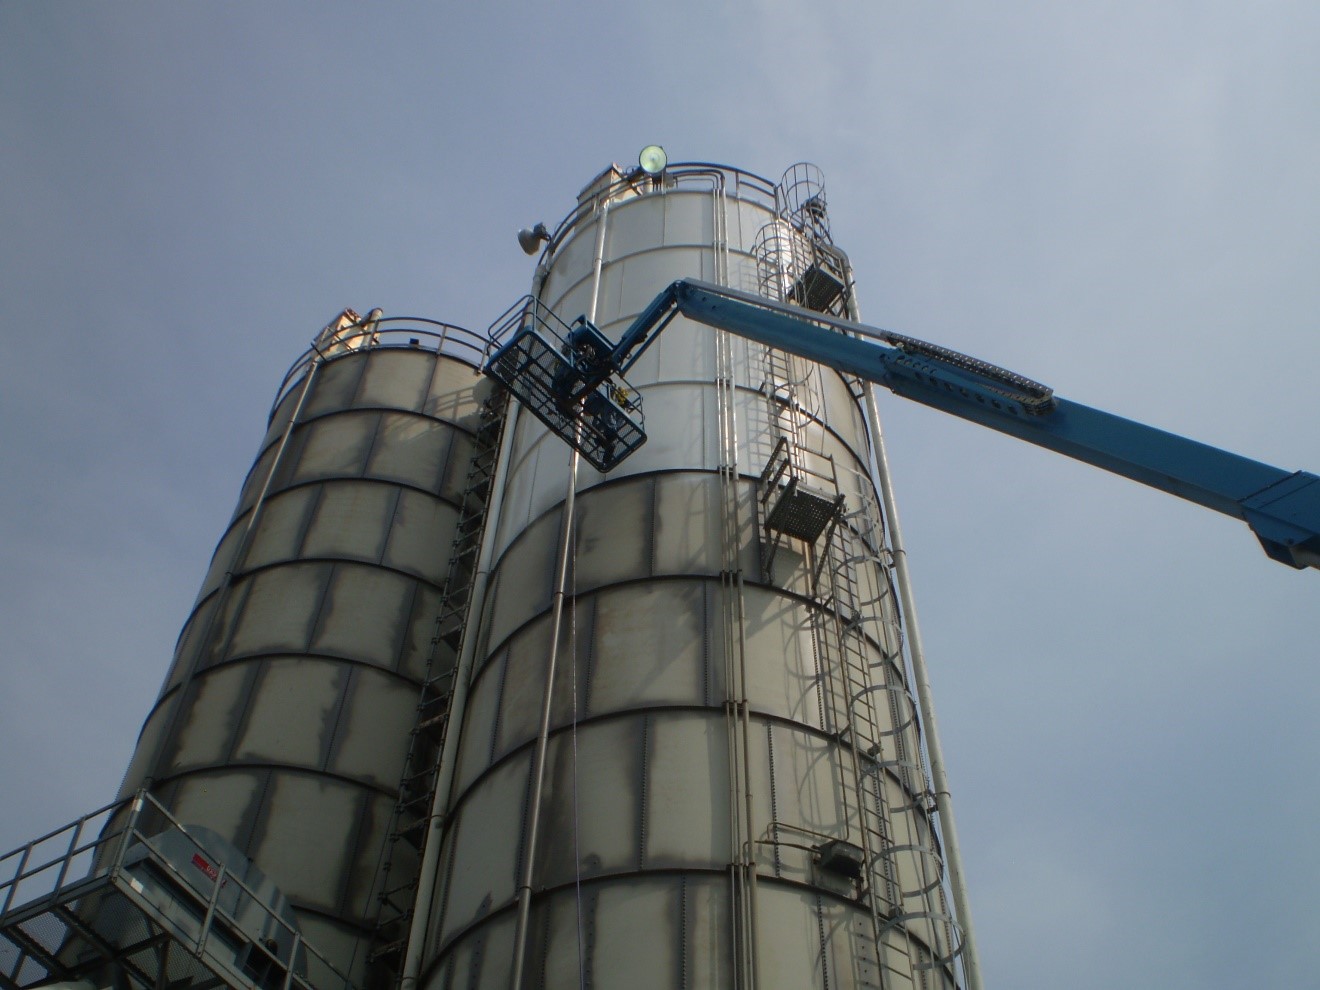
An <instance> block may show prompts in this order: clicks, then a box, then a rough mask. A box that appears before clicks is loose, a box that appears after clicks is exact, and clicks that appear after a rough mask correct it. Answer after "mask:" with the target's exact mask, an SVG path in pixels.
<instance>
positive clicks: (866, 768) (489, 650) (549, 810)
mask: <svg viewBox="0 0 1320 990" xmlns="http://www.w3.org/2000/svg"><path fill="white" fill-rule="evenodd" d="M685 276H693V277H697V278H701V279H704V280H707V281H712V282H720V283H723V284H726V285H732V286H735V287H738V288H743V289H750V290H753V291H761V292H762V293H764V294H769V295H774V296H775V297H777V298H781V299H787V300H789V301H792V302H796V303H798V304H799V305H804V306H807V307H809V308H813V309H817V310H821V311H830V312H835V313H851V314H855V300H854V299H853V295H852V286H851V275H850V272H849V269H848V265H847V259H846V256H844V255H843V253H842V252H841V251H839V250H838V249H837V248H836V247H834V246H833V244H832V241H831V238H830V233H829V226H828V212H827V210H826V207H825V199H824V187H823V184H822V183H821V182H820V177H819V173H818V172H817V171H816V170H815V169H814V168H812V167H810V166H795V167H794V168H793V169H790V170H789V172H787V173H786V174H785V177H784V180H783V181H782V182H780V183H778V184H776V183H773V182H771V181H767V180H765V179H761V178H759V177H757V176H754V175H750V174H748V173H745V172H741V171H738V170H735V169H730V168H725V167H717V166H710V165H701V164H692V165H676V166H671V167H669V168H668V169H667V170H665V171H663V172H661V173H660V174H658V175H654V176H652V175H648V174H644V173H643V172H642V171H641V170H631V169H621V168H619V167H618V166H615V167H613V168H611V169H609V170H606V172H604V173H602V174H601V175H600V176H599V177H597V178H596V179H595V180H594V181H593V182H592V183H591V184H589V185H588V186H587V187H586V188H585V189H584V190H583V192H582V193H581V195H580V196H579V201H578V207H577V209H575V210H574V211H573V212H572V213H571V214H570V215H569V217H568V218H567V219H566V220H565V221H564V222H563V223H561V224H560V226H559V227H558V229H557V230H556V231H555V232H554V234H553V237H552V239H551V240H550V243H549V246H548V248H547V250H546V253H545V254H544V255H543V258H542V267H541V268H540V269H539V271H538V277H537V280H536V286H535V292H536V295H537V297H538V301H539V303H543V304H544V305H545V306H546V307H548V311H549V312H548V313H543V312H542V311H541V310H540V309H539V308H538V302H533V303H531V304H528V305H525V306H523V307H519V308H516V309H515V310H514V311H513V313H514V316H513V320H514V322H515V323H516V322H518V321H523V320H526V319H527V318H529V315H530V316H531V317H534V318H538V319H545V320H547V321H554V320H556V319H558V320H563V321H571V320H572V319H574V318H575V317H577V316H578V315H580V314H585V315H586V316H587V317H588V318H589V319H590V320H592V321H593V322H595V323H596V324H597V325H598V326H599V327H600V328H601V329H602V330H603V331H605V333H606V334H607V335H611V336H612V337H614V338H616V339H617V337H618V334H619V332H620V331H621V330H622V329H623V328H624V327H626V326H627V325H628V323H629V322H630V320H631V319H632V318H633V317H634V316H635V315H636V314H637V313H638V312H639V311H640V310H641V309H642V308H643V307H645V305H646V304H647V303H648V302H649V301H650V300H651V299H652V298H653V296H654V295H655V294H656V292H657V291H658V290H659V289H661V288H662V287H663V286H664V285H666V284H667V283H668V282H670V281H671V280H673V279H676V278H680V277H685ZM629 377H630V379H631V385H632V386H633V387H634V388H635V390H636V398H638V399H640V400H641V401H642V402H644V405H645V412H646V422H647V431H648V436H649V438H648V440H647V442H646V443H645V444H644V445H643V446H642V447H641V448H640V450H638V451H637V452H636V453H635V454H633V455H632V456H631V457H630V458H629V459H628V460H626V461H625V462H624V463H623V464H622V465H620V466H619V467H618V468H617V469H615V470H614V471H612V472H610V473H609V474H608V475H603V474H601V473H599V472H597V471H595V470H594V469H592V468H591V467H590V466H588V465H587V464H586V463H585V462H583V461H581V459H580V458H579V457H577V456H576V455H572V454H571V452H570V451H569V450H568V449H567V447H566V446H565V445H564V444H563V443H562V442H560V441H559V440H558V439H557V438H556V437H555V436H553V435H552V434H550V433H548V431H547V430H546V429H545V428H544V427H542V426H541V425H540V424H539V423H538V422H536V421H535V420H534V419H533V418H532V417H531V416H526V415H524V416H522V417H521V418H517V419H516V420H514V422H516V426H513V427H511V428H510V429H509V430H508V431H507V432H506V437H505V441H504V449H503V450H502V452H501V456H502V458H505V459H507V471H506V472H505V473H504V474H503V476H502V477H501V479H500V485H501V488H502V493H503V501H502V505H501V506H500V507H499V510H498V513H497V512H496V510H495V509H494V508H492V515H491V525H490V526H489V527H488V533H487V539H486V542H485V545H484V546H483V550H482V559H483V563H482V570H483V573H485V572H488V574H489V585H488V589H489V593H488V594H487V595H486V597H485V602H484V608H483V610H482V614H481V616H480V625H479V626H477V627H474V628H472V629H470V630H469V637H468V638H469V645H468V647H467V649H465V650H464V655H463V658H462V661H461V667H460V671H459V683H460V685H461V692H460V696H459V697H458V705H457V707H456V709H455V712H454V719H455V725H456V726H458V725H461V731H456V732H455V733H453V734H451V745H450V746H449V747H448V752H449V753H450V756H451V758H450V759H449V760H448V761H447V762H446V763H445V764H444V765H443V767H442V774H441V782H442V789H441V790H440V791H439V792H438V795H437V796H438V801H437V805H436V809H435V811H436V814H437V821H438V822H443V823H444V830H443V833H442V835H443V842H442V843H439V844H436V845H434V846H433V847H432V849H431V850H430V851H429V855H428V860H429V862H428V868H427V870H426V871H425V875H424V877H423V884H424V889H423V890H422V892H421V899H420V900H419V902H418V906H417V917H416V920H415V923H414V929H413V931H414V934H415V936H420V935H422V934H424V935H425V947H424V949H423V948H422V947H421V946H418V945H416V944H414V947H413V949H412V956H413V958H412V959H411V961H410V964H409V965H408V966H407V967H406V968H405V971H404V974H403V980H404V987H405V990H411V987H412V986H413V984H414V982H418V983H420V984H422V985H424V986H425V987H427V988H433V990H442V988H445V990H447V988H451V987H453V988H457V987H465V988H506V987H510V986H518V987H533V986H537V987H540V986H544V987H567V986H631V987H651V986H654V987H664V988H672V987H762V988H770V987H786V988H787V987H792V988H795V990H796V988H804V987H820V988H836V987H857V988H871V987H884V988H886V990H895V988H898V990H902V988H908V987H922V988H944V987H954V986H961V985H963V984H964V975H965V974H964V973H963V960H962V954H963V949H964V946H963V938H962V936H961V934H960V930H959V926H958V924H957V922H956V920H955V919H954V917H953V912H952V911H951V909H950V907H949V905H948V903H947V897H946V895H947V889H948V884H947V880H946V877H945V870H944V854H943V850H942V841H941V835H940V827H939V818H940V815H938V814H937V813H936V810H935V809H936V805H937V803H938V790H939V789H938V788H933V787H932V785H931V783H930V780H929V778H928V776H927V773H928V766H927V760H926V755H925V750H924V747H923V740H922V717H921V716H920V715H919V714H918V712H919V709H920V706H919V705H918V704H917V702H916V700H915V699H914V692H913V690H912V689H911V687H910V685H912V684H913V677H912V674H911V671H910V659H911V658H910V657H909V656H908V655H907V654H908V646H907V644H906V642H905V635H904V628H903V621H902V618H901V614H900V613H901V611H902V610H901V609H900V607H899V603H898V601H897V593H896V591H895V585H894V561H893V559H892V556H891V552H890V546H891V542H890V540H889V538H888V536H887V534H886V530H885V525H886V523H885V518H884V513H883V512H882V511H881V508H880V499H879V497H878V496H877V493H876V490H875V487H874V486H873V483H872V476H873V461H874V460H875V459H876V458H877V455H876V454H875V453H874V452H873V451H872V445H873V444H874V443H875V440H876V438H874V437H872V436H870V435H869V434H868V429H867V411H866V400H867V395H868V393H867V390H866V388H865V387H864V386H863V385H862V384H861V383H860V382H858V381H856V380H851V379H848V378H846V377H844V376H841V375H839V374H837V373H834V372H832V371H829V370H826V369H823V368H821V367H819V366H815V365H811V364H807V363H804V362H802V361H800V360H798V359H796V358H791V357H789V356H787V355H784V354H782V353H779V352H774V351H767V350H766V349H765V348H762V347H759V346H756V345H751V344H748V343H747V342H745V341H743V340H740V339H737V338H733V337H730V336H728V335H725V334H721V333H713V332H711V331H709V330H707V329H705V328H702V327H699V326H697V325H695V324H691V323H688V322H686V321H684V320H683V319H678V320H676V321H675V322H674V323H673V324H672V325H671V326H670V327H669V328H668V329H667V330H666V331H665V333H664V334H663V336H662V337H661V338H660V339H659V340H658V341H657V342H656V343H655V344H654V345H653V346H652V347H651V348H650V349H649V350H648V351H647V352H646V353H645V355H644V356H643V358H642V360H641V361H640V362H639V363H638V364H637V365H636V366H635V367H634V368H633V369H632V371H630V373H629ZM460 717H461V723H460V722H459V721H458V719H459V718H460ZM414 941H415V942H416V938H415V939H414Z"/></svg>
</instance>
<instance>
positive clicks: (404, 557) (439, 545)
mask: <svg viewBox="0 0 1320 990" xmlns="http://www.w3.org/2000/svg"><path fill="white" fill-rule="evenodd" d="M457 523H458V510H457V509H456V508H454V507H453V506H452V505H450V504H449V503H447V502H441V501H440V500H439V499H435V498H432V497H430V496H429V495H423V494H422V493H421V492H415V491H407V490H405V491H402V492H400V493H399V500H398V504H397V506H396V507H395V510H394V519H393V524H392V526H391V527H390V535H389V544H388V546H387V547H386V548H385V554H384V556H383V557H382V563H384V564H386V565H387V566H389V567H395V568H398V569H399V570H402V571H408V572H409V573H412V574H416V575H418V576H420V577H422V578H425V579H426V580H427V581H430V582H431V583H432V584H436V585H441V584H443V583H444V580H445V576H446V575H447V574H448V571H449V554H450V550H451V549H452V547H451V544H452V542H453V539H454V527H455V525H457Z"/></svg>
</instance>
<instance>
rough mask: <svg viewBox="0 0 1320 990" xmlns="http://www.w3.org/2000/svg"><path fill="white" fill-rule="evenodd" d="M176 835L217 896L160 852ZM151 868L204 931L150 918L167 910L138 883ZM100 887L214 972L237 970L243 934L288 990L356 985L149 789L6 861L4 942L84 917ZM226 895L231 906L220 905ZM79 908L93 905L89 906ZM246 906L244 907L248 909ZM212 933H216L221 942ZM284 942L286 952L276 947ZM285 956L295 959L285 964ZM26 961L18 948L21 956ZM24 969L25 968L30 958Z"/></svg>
mask: <svg viewBox="0 0 1320 990" xmlns="http://www.w3.org/2000/svg"><path fill="white" fill-rule="evenodd" d="M120 815H126V817H125V818H124V820H123V823H122V824H121V825H118V826H116V825H115V824H114V823H115V819H116V818H117V817H118V816H120ZM90 828H95V829H97V834H96V836H95V838H92V839H89V840H87V841H83V840H84V836H85V835H86V834H87V832H88V830H89V829H90ZM172 834H173V835H177V836H181V837H182V838H183V839H184V840H186V843H187V845H186V846H185V848H186V849H190V850H191V851H192V852H193V853H194V858H193V862H194V863H196V862H197V858H198V857H200V858H201V859H202V861H203V862H204V863H206V864H208V866H209V867H210V868H211V869H213V870H214V874H212V873H210V872H207V873H206V875H207V876H208V877H209V879H210V886H211V890H210V892H209V893H207V892H205V891H204V890H203V889H201V887H200V886H199V885H198V883H197V882H196V878H191V879H190V878H189V877H185V876H184V875H183V874H182V873H181V872H180V871H179V869H178V868H177V866H176V865H175V864H174V863H172V862H171V861H170V858H169V856H167V855H166V854H165V853H164V852H163V851H162V848H161V844H162V840H163V838H164V837H166V836H167V835H172ZM66 837H67V842H66V841H65V839H66ZM55 843H58V844H59V846H60V847H61V849H62V851H60V852H58V853H57V854H55V855H54V856H53V858H46V856H47V855H49V854H46V853H42V852H41V850H42V849H43V847H46V846H48V845H52V844H55ZM83 858H85V862H83V861H82V859H83ZM34 859H36V860H38V861H39V862H37V864H36V865H33V860H34ZM148 865H149V866H150V867H151V869H152V870H153V871H155V872H156V873H157V874H159V875H161V876H164V877H165V878H166V879H168V880H169V881H170V886H169V888H168V896H169V897H170V898H171V899H172V901H173V902H176V903H179V904H182V905H184V906H185V907H186V908H190V909H191V910H192V912H194V916H195V917H199V918H200V919H201V922H200V927H199V928H197V929H196V931H192V930H189V931H186V932H185V931H182V930H180V929H178V926H177V923H174V922H171V921H169V920H168V918H167V917H166V916H164V915H160V916H156V915H153V914H152V912H153V911H155V912H159V911H160V910H161V907H160V905H159V904H156V903H155V902H154V901H153V900H152V898H151V896H149V895H148V894H147V893H145V892H144V890H145V888H144V885H143V882H142V880H141V879H140V877H142V875H143V867H144V866H148ZM51 871H55V872H56V877H55V880H54V882H53V883H51V882H50V878H49V874H50V872H51ZM43 877H44V879H41V880H40V882H36V881H38V878H43ZM98 881H99V883H101V884H104V885H105V886H106V887H107V888H112V887H113V888H114V889H116V890H118V891H119V893H121V894H123V895H124V896H126V897H127V898H128V899H129V900H130V901H131V902H133V903H134V904H135V905H136V906H137V908H138V909H139V910H143V911H145V912H147V913H148V914H149V915H152V920H153V921H154V922H155V923H156V924H157V925H160V926H161V927H163V928H166V929H169V930H171V931H172V935H173V937H175V938H176V939H180V940H182V941H184V942H185V943H186V944H188V950H189V952H190V953H191V954H192V955H193V956H196V957H197V958H199V959H204V958H207V957H209V959H210V960H211V962H213V963H214V964H215V965H216V966H219V967H221V969H220V970H215V972H217V975H219V974H220V972H221V971H224V972H236V971H235V969H234V962H233V960H234V958H235V953H234V950H233V948H232V945H231V946H226V944H225V943H226V940H227V941H228V942H231V943H232V942H233V940H234V938H235V936H236V935H237V937H238V938H239V939H240V940H241V942H242V945H243V946H244V948H245V949H246V950H250V951H251V952H252V953H254V954H255V957H257V958H260V959H264V960H265V961H266V962H268V963H269V964H271V965H273V966H279V967H281V968H283V969H284V971H285V972H284V977H283V986H282V988H281V990H339V988H343V990H351V987H352V984H351V983H350V981H349V979H348V977H346V976H345V975H344V974H342V973H341V972H339V970H338V969H337V968H336V967H335V966H334V965H333V964H332V963H331V962H330V961H329V960H328V959H326V957H325V956H323V955H322V954H321V953H320V952H318V951H317V950H316V949H315V948H314V947H313V946H312V945H310V944H308V943H307V942H306V941H305V940H304V938H303V936H302V934H301V932H300V931H299V930H298V928H297V927H296V926H295V925H294V924H292V923H290V922H289V921H287V920H286V919H285V918H284V917H282V916H281V914H280V913H279V912H278V911H277V910H275V908H274V906H273V905H272V903H271V902H270V901H268V900H267V899H265V898H263V896H262V895H260V894H258V893H257V892H256V891H255V890H254V889H253V888H252V887H251V886H249V885H248V884H247V883H245V882H244V881H243V880H242V879H240V878H239V877H238V876H236V875H234V874H233V873H231V872H230V871H229V867H228V866H226V865H225V864H224V863H223V857H221V856H219V855H217V854H216V852H215V851H214V850H210V849H208V848H207V847H206V846H205V844H204V843H203V842H201V841H199V840H198V839H197V838H196V837H195V836H193V835H191V834H190V833H189V832H188V831H187V830H186V829H185V827H184V826H183V825H182V824H181V823H180V822H178V821H177V820H176V819H175V818H174V817H173V816H172V815H171V814H170V813H169V812H168V811H167V810H166V809H165V807H164V806H163V805H162V804H161V803H160V802H159V801H158V800H157V799H156V798H155V797H154V796H152V795H151V794H149V793H147V792H145V791H139V792H138V793H137V794H136V795H134V796H133V797H131V798H128V799H126V800H122V801H116V802H113V803H112V804H108V805H106V806H105V807H103V808H99V809H97V810H96V811H93V812H91V813H89V814H86V815H83V816H81V817H80V818H78V819H76V820H74V821H73V822H71V823H70V824H68V825H65V826H63V827H61V828H58V829H55V830H53V831H51V832H48V833H46V834H45V835H43V836H41V837H39V838H37V839H34V840H32V841H31V842H28V843H26V844H24V845H22V846H20V847H18V848H17V849H15V850H13V851H12V852H9V853H7V854H5V855H4V856H0V904H2V905H3V907H0V936H3V935H4V933H5V932H6V931H7V930H8V929H9V928H10V927H11V926H12V925H14V924H19V923H23V922H25V921H26V920H27V919H30V918H31V917H33V916H34V915H36V914H40V913H42V912H43V911H44V910H51V909H58V910H60V911H64V912H68V911H70V910H74V911H76V910H77V908H76V907H75V906H74V905H75V902H79V899H81V898H85V897H86V895H87V894H88V893H89V890H93V889H99V887H98ZM34 882H35V883H34ZM222 891H223V897H224V901H225V902H227V904H228V905H229V906H226V904H225V903H221V896H222ZM81 903H87V902H86V901H85V900H82V901H81ZM238 905H242V908H243V909H242V910H241V911H239V910H238ZM248 911H252V912H253V916H255V919H256V922H257V923H256V925H255V926H254V924H253V920H252V917H251V916H248V915H247V912H248ZM253 927H256V928H257V929H258V931H260V932H264V933H271V932H273V933H274V934H275V935H277V936H279V937H278V938H277V939H276V940H275V941H274V942H267V941H266V939H268V938H269V937H270V936H269V934H267V935H265V936H258V935H255V934H253V933H252V931H250V929H252V928H253ZM221 931H223V932H224V935H223V936H222V935H221V934H220V932H221ZM212 935H216V938H215V939H214V940H213V939H212ZM213 942H214V947H213V946H212V943H213ZM281 943H283V947H279V948H276V947H274V946H279V945H280V944H281ZM286 951H287V958H282V957H281V955H282V954H284V953H285V952H286ZM23 954H24V953H23V950H22V949H21V948H20V956H22V955H23ZM17 963H18V964H19V965H21V963H22V959H21V958H20V959H19V960H17ZM208 965H210V963H208ZM311 966H314V967H315V970H314V972H315V974H316V979H315V981H314V982H313V980H312V979H311V978H309V976H307V975H304V974H306V973H308V972H309V971H310V970H309V967H311ZM211 968H213V969H214V967H211ZM300 970H301V972H299V971H300ZM15 972H17V968H16V970H15ZM234 980H237V982H234ZM245 980H246V977H242V976H239V975H235V976H234V978H233V979H231V980H230V982H233V983H234V985H235V986H242V985H243V983H244V981H245Z"/></svg>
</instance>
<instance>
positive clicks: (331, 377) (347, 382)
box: [293, 352, 366, 421]
mask: <svg viewBox="0 0 1320 990" xmlns="http://www.w3.org/2000/svg"><path fill="white" fill-rule="evenodd" d="M365 369H366V355H365V353H363V352H359V353H357V354H347V355H344V356H342V357H337V358H334V359H333V360H330V361H326V362H324V363H323V364H322V365H321V367H320V369H319V370H318V371H317V372H316V381H315V382H314V383H313V387H312V394H311V395H309V396H308V397H307V402H306V404H305V405H304V406H303V415H302V418H303V420H304V421H305V420H308V419H312V418H314V417H317V416H321V415H324V414H325V413H328V412H338V411H339V410H341V409H347V408H349V407H350V406H351V405H352V404H353V396H354V395H356V394H357V390H358V385H359V383H360V382H361V381H362V374H363V372H364V371H365ZM301 386H302V382H301V381H299V383H298V384H297V385H295V386H294V387H293V388H294V391H295V392H296V391H297V390H298V389H299V388H301Z"/></svg>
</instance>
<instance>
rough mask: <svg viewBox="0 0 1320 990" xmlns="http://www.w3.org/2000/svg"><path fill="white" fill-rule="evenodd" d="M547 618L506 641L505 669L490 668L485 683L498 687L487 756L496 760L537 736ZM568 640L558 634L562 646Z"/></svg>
mask: <svg viewBox="0 0 1320 990" xmlns="http://www.w3.org/2000/svg"><path fill="white" fill-rule="evenodd" d="M551 629H552V624H551V622H550V617H549V616H545V617H543V618H541V619H538V620H537V621H536V622H533V623H531V624H529V625H528V626H527V627H526V628H524V629H522V630H520V631H519V633H518V635H517V636H515V637H514V638H513V639H511V640H510V641H509V644H508V647H507V648H506V650H505V654H504V666H503V667H502V668H498V669H497V668H495V667H494V666H492V667H491V668H490V669H488V670H486V671H485V672H484V677H485V678H486V679H496V680H497V682H498V684H499V692H500V693H499V702H498V708H497V719H498V720H497V721H496V723H495V725H494V726H493V735H492V738H491V750H490V755H491V758H492V759H499V758H500V757H502V756H504V754H506V753H508V752H510V751H512V750H513V749H515V748H517V747H518V746H521V745H523V744H524V743H526V742H527V741H528V740H529V739H532V738H533V737H534V736H535V734H536V728H537V726H538V725H539V724H540V719H541V708H542V706H543V704H544V698H545V671H546V667H547V661H548V659H549V657H550V631H551ZM567 639H568V636H567V635H563V634H562V633H561V648H562V643H563V642H565V641H567Z"/></svg>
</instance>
